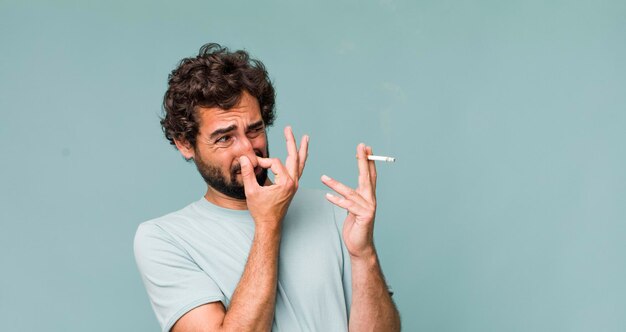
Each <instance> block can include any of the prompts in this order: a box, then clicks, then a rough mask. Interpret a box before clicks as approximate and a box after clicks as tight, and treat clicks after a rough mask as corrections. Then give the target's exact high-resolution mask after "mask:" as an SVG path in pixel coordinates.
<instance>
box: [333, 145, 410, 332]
mask: <svg viewBox="0 0 626 332" xmlns="http://www.w3.org/2000/svg"><path fill="white" fill-rule="evenodd" d="M368 154H372V149H371V148H370V147H365V145H363V144H359V146H358V147H357V158H358V166H359V181H358V182H359V187H358V188H357V189H356V190H354V189H351V188H349V187H347V186H345V185H343V184H342V183H340V182H338V181H336V180H334V179H331V178H329V177H327V176H322V182H324V184H325V185H327V186H328V187H330V188H331V189H333V190H335V191H336V192H337V193H339V194H340V195H341V197H337V196H334V195H330V194H327V199H328V200H329V201H330V202H331V203H333V204H335V205H337V206H339V207H342V208H344V209H346V210H348V216H347V217H346V220H345V221H344V226H343V239H344V242H345V244H346V248H347V249H348V252H349V253H350V261H351V265H352V306H351V310H350V322H349V329H350V331H353V332H355V331H399V330H400V315H399V313H398V310H397V309H396V307H395V304H394V303H393V301H392V299H391V296H390V295H389V293H388V291H387V285H386V283H385V279H384V277H383V273H382V270H381V268H380V264H379V261H378V255H377V254H376V249H375V248H374V216H375V214H376V166H375V164H374V161H368V160H367V155H368Z"/></svg>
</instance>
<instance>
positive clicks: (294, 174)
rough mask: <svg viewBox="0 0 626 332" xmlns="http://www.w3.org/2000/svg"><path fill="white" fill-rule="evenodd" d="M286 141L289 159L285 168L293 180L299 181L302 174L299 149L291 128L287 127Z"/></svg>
mask: <svg viewBox="0 0 626 332" xmlns="http://www.w3.org/2000/svg"><path fill="white" fill-rule="evenodd" d="M285 140H286V141H287V159H286V160H285V166H286V167H287V171H288V172H289V175H291V178H292V179H298V178H299V175H300V172H299V170H298V165H299V164H300V163H299V161H298V157H299V156H298V148H297V146H296V138H295V137H294V136H293V130H292V129H291V127H290V126H287V127H285Z"/></svg>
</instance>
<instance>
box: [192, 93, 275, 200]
mask: <svg viewBox="0 0 626 332" xmlns="http://www.w3.org/2000/svg"><path fill="white" fill-rule="evenodd" d="M197 115H198V117H199V120H200V121H199V122H200V128H199V132H198V137H197V140H196V147H195V148H194V150H193V159H194V162H195V164H196V167H197V168H198V171H199V172H200V174H201V175H202V177H203V178H204V180H205V181H206V183H207V184H208V185H209V186H210V187H211V188H213V189H214V190H216V191H218V192H220V193H222V194H224V195H226V196H228V197H232V198H235V199H245V197H246V196H245V191H244V187H243V179H242V177H241V167H240V165H239V157H240V156H246V157H248V159H250V161H251V162H252V166H254V172H255V175H256V179H257V181H258V183H259V185H263V184H264V183H265V181H266V180H267V169H264V168H261V167H259V166H258V162H257V159H256V157H257V156H259V157H264V158H267V157H268V156H269V151H268V147H267V136H266V134H265V125H264V124H263V119H262V117H261V110H260V108H259V103H258V101H257V100H256V98H254V97H252V96H251V95H250V94H248V93H247V92H244V93H243V94H242V96H241V100H240V101H239V103H237V105H235V107H233V108H232V109H229V110H222V109H220V108H217V107H215V108H200V109H199V110H198V113H197Z"/></svg>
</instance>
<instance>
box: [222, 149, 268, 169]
mask: <svg viewBox="0 0 626 332" xmlns="http://www.w3.org/2000/svg"><path fill="white" fill-rule="evenodd" d="M254 154H255V155H256V156H257V157H261V158H267V157H263V153H261V151H256V150H255V151H254ZM230 172H231V174H232V175H236V174H237V173H239V172H241V164H239V163H237V164H235V165H233V167H232V168H231V169H230Z"/></svg>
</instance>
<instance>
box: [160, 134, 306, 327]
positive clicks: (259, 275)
mask: <svg viewBox="0 0 626 332" xmlns="http://www.w3.org/2000/svg"><path fill="white" fill-rule="evenodd" d="M285 137H286V139H287V152H288V156H287V160H286V162H285V165H283V164H282V163H281V162H280V160H278V159H266V158H260V157H259V158H258V164H259V166H261V167H263V168H267V169H270V170H271V171H272V173H274V175H275V181H276V183H275V184H272V185H268V186H263V187H262V186H259V184H258V183H257V181H256V178H255V175H254V169H253V166H252V164H251V162H250V160H248V158H246V157H245V156H242V157H240V158H239V162H240V164H241V175H242V178H243V184H244V188H245V192H246V203H247V205H248V210H249V211H250V214H251V215H252V218H253V219H254V223H255V231H254V238H253V240H252V246H251V248H250V254H249V256H248V261H247V262H246V265H245V268H244V271H243V274H242V276H241V279H240V280H239V284H238V285H237V288H236V289H235V292H234V294H233V298H232V301H231V303H230V307H229V308H228V310H226V309H225V308H224V306H223V304H222V303H221V302H213V303H209V304H205V305H202V306H200V307H197V308H195V309H193V310H191V311H189V312H188V313H186V314H185V315H184V316H183V317H181V318H180V319H179V320H178V321H177V322H176V324H175V325H174V327H173V328H172V332H191V331H194V332H195V331H269V330H271V328H272V322H273V319H274V307H275V302H276V287H277V279H278V253H279V248H280V236H281V222H282V219H283V217H284V216H285V214H286V213H287V208H288V207H289V204H290V203H291V199H292V198H293V196H294V195H295V193H296V191H297V189H298V180H299V178H300V176H301V175H302V171H303V170H304V165H305V162H306V157H307V149H308V137H306V136H305V137H303V139H302V142H301V144H300V149H299V150H298V149H297V147H296V143H295V138H294V137H293V132H292V130H291V128H290V127H287V128H285Z"/></svg>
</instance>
